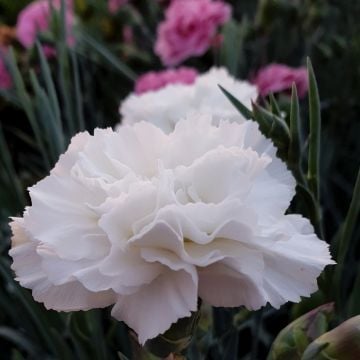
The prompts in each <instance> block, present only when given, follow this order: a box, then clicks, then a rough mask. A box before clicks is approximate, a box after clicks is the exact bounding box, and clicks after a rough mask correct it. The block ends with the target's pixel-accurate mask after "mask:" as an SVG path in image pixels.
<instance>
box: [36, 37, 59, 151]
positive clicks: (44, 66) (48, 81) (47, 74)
mask: <svg viewBox="0 0 360 360" xmlns="http://www.w3.org/2000/svg"><path fill="white" fill-rule="evenodd" d="M36 48H37V51H38V54H39V58H40V66H41V74H42V77H43V79H44V82H45V85H46V90H47V93H48V96H49V100H50V103H51V109H52V113H53V114H54V116H53V118H54V120H55V121H56V128H57V134H58V137H59V138H60V140H59V142H60V143H62V148H64V143H65V142H64V138H63V129H62V123H61V112H60V106H59V100H58V95H57V93H56V89H55V85H54V82H53V79H52V75H51V71H50V67H49V64H48V62H47V60H46V57H45V54H44V51H43V49H42V46H41V45H40V44H39V42H37V43H36Z"/></svg>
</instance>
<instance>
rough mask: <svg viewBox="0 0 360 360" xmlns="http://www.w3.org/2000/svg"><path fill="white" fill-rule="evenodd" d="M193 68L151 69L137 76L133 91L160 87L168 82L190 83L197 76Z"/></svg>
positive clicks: (139, 92) (137, 92)
mask: <svg viewBox="0 0 360 360" xmlns="http://www.w3.org/2000/svg"><path fill="white" fill-rule="evenodd" d="M197 74H198V73H197V71H196V70H195V69H191V68H187V67H180V68H179V69H176V70H175V69H174V70H165V71H158V72H156V71H151V72H148V73H146V74H144V75H142V76H140V77H139V79H138V80H137V81H136V84H135V93H136V94H142V93H145V92H148V91H155V90H158V89H161V88H162V87H164V86H166V85H168V84H192V83H193V82H194V81H195V79H196V76H197Z"/></svg>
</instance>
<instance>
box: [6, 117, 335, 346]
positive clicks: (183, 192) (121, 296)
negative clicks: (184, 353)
mask: <svg viewBox="0 0 360 360" xmlns="http://www.w3.org/2000/svg"><path fill="white" fill-rule="evenodd" d="M211 121H212V119H211V117H209V116H200V115H198V116H193V117H192V118H189V119H185V120H182V121H179V122H178V123H177V125H176V127H175V130H174V132H172V133H170V134H168V135H167V134H165V133H164V132H163V131H161V130H160V129H159V128H157V127H155V126H154V125H153V124H150V123H147V122H140V123H138V124H135V125H134V126H122V127H121V128H120V129H119V130H118V132H113V131H112V130H111V129H106V130H96V131H95V134H94V136H91V135H89V134H88V133H86V132H85V133H80V134H78V135H77V136H75V137H74V138H73V140H72V142H71V145H70V146H69V148H68V150H67V151H66V153H65V154H64V155H62V156H61V157H60V160H59V161H58V163H57V165H56V166H55V168H54V169H53V170H52V171H51V174H50V175H49V176H48V177H46V178H45V179H43V180H42V181H40V182H39V183H37V184H36V185H35V186H33V187H32V188H30V190H29V192H30V196H31V201H32V205H31V206H30V207H28V208H27V209H26V211H25V213H24V217H23V218H15V219H13V222H12V224H11V225H12V231H13V239H12V241H13V243H12V249H11V251H10V254H11V256H12V257H13V260H14V262H13V269H14V271H15V273H16V275H17V280H18V281H19V282H20V284H21V285H22V286H24V287H26V288H30V289H32V292H33V296H34V298H35V299H36V300H37V301H40V302H43V303H44V304H45V306H46V307H47V308H50V309H55V310H59V311H74V310H87V309H91V308H98V307H106V306H109V305H114V306H113V308H112V315H113V316H114V317H115V318H116V319H118V320H123V321H125V322H126V323H127V324H128V325H129V326H130V327H131V328H133V329H134V330H135V331H136V332H137V333H138V336H139V341H140V342H141V343H144V342H145V341H146V340H147V339H150V338H154V337H156V336H157V335H159V334H161V333H163V332H164V331H166V330H167V329H168V328H169V327H170V326H171V324H172V323H174V322H176V321H177V320H178V319H180V318H183V317H187V316H189V315H190V313H191V311H195V310H196V309H197V299H198V297H200V298H202V299H203V300H204V301H205V302H207V303H209V304H211V305H214V306H225V307H231V306H241V305H244V306H246V307H247V308H248V309H253V310H255V309H259V308H260V307H262V306H264V305H265V304H266V303H270V304H271V305H273V306H275V307H279V306H280V305H281V304H283V303H285V302H286V301H294V302H298V301H300V297H301V296H309V295H310V294H311V293H312V292H314V291H315V290H316V289H317V283H316V278H317V277H318V276H319V274H320V273H321V271H322V270H323V268H324V267H325V266H326V265H327V264H331V263H332V261H331V258H330V254H329V251H328V246H327V244H326V243H325V242H323V241H321V240H319V239H318V238H317V236H316V235H315V234H314V231H313V229H312V227H311V225H310V224H309V221H308V220H306V219H304V218H303V217H301V216H299V215H285V211H286V209H287V207H288V205H289V202H290V200H291V198H292V197H293V195H294V186H295V182H294V179H293V177H292V175H291V173H290V172H289V171H288V170H287V168H286V166H285V164H284V163H283V162H281V161H280V160H279V159H278V158H276V156H275V148H274V146H273V145H272V143H271V142H270V141H269V140H267V139H266V138H264V137H263V136H262V135H261V133H260V132H259V130H258V127H257V125H256V124H255V123H253V122H245V123H243V124H239V123H236V122H233V123H231V122H227V121H221V122H220V124H219V126H214V125H212V124H211Z"/></svg>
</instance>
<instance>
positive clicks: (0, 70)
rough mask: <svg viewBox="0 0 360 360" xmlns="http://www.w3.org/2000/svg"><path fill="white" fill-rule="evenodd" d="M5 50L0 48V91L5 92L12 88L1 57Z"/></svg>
mask: <svg viewBox="0 0 360 360" xmlns="http://www.w3.org/2000/svg"><path fill="white" fill-rule="evenodd" d="M5 52H6V49H3V48H0V89H1V90H7V89H9V88H11V86H12V80H11V76H10V74H9V72H8V70H7V68H6V65H5V62H4V59H3V56H4V54H5Z"/></svg>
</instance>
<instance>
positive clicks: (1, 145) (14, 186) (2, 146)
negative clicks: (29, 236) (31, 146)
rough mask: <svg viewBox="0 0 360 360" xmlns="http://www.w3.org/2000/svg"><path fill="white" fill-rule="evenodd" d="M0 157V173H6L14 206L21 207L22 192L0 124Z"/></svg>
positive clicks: (22, 201)
mask: <svg viewBox="0 0 360 360" xmlns="http://www.w3.org/2000/svg"><path fill="white" fill-rule="evenodd" d="M0 158H1V163H2V164H3V171H4V173H2V174H1V175H2V176H4V175H5V174H7V177H8V181H9V185H10V186H9V188H10V189H11V191H13V192H14V195H15V198H16V200H17V202H18V204H17V206H15V208H17V209H21V208H23V207H24V205H25V198H24V193H23V190H22V186H21V183H20V180H19V178H18V176H17V174H16V171H15V168H14V165H13V162H12V159H11V155H10V151H9V148H8V146H7V144H6V141H5V136H4V134H3V130H2V127H1V126H0Z"/></svg>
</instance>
